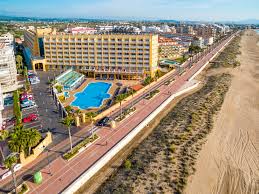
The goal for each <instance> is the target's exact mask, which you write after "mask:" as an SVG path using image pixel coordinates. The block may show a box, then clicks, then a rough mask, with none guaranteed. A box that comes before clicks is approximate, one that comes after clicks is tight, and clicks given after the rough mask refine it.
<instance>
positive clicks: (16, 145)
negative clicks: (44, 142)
mask: <svg viewBox="0 0 259 194" xmlns="http://www.w3.org/2000/svg"><path fill="white" fill-rule="evenodd" d="M41 138H42V137H41V134H40V133H39V132H38V130H37V129H24V128H23V126H22V125H19V126H16V127H15V128H14V130H13V131H12V132H11V133H10V139H9V141H8V147H9V149H10V150H11V151H12V152H18V153H21V152H22V151H24V152H25V153H26V154H28V155H30V154H31V148H32V147H34V146H36V145H38V143H39V142H40V140H41Z"/></svg>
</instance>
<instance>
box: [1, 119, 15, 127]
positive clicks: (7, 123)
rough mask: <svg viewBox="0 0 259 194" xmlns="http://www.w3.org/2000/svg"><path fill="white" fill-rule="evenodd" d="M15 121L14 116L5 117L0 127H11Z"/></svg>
mask: <svg viewBox="0 0 259 194" xmlns="http://www.w3.org/2000/svg"><path fill="white" fill-rule="evenodd" d="M15 123H16V119H15V117H13V118H10V119H6V120H4V121H3V123H2V129H7V128H9V127H13V126H14V125H15Z"/></svg>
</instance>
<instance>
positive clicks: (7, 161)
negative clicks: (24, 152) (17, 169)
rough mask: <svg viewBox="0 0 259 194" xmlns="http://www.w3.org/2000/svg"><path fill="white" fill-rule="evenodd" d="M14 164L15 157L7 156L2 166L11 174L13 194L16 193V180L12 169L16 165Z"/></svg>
mask: <svg viewBox="0 0 259 194" xmlns="http://www.w3.org/2000/svg"><path fill="white" fill-rule="evenodd" d="M16 163H17V157H16V156H15V155H12V154H11V155H10V156H8V157H7V158H6V159H5V161H4V166H5V167H6V168H8V169H9V170H10V171H11V172H12V177H13V183H14V188H15V193H17V183H16V178H15V174H14V169H13V167H14V164H16Z"/></svg>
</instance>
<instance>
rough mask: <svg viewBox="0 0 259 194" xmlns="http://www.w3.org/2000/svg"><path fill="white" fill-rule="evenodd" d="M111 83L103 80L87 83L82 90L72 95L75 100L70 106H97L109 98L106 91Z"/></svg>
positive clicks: (81, 107) (84, 107) (85, 107)
mask: <svg viewBox="0 0 259 194" xmlns="http://www.w3.org/2000/svg"><path fill="white" fill-rule="evenodd" d="M111 85H112V84H110V83H105V82H92V83H89V84H88V85H87V86H86V87H85V89H84V90H83V91H82V92H78V93H76V94H75V95H74V96H75V100H74V101H73V102H72V103H71V106H76V107H78V108H80V109H81V110H83V109H88V108H99V107H100V106H102V103H103V101H104V100H105V99H107V98H110V94H108V91H109V89H110V88H111Z"/></svg>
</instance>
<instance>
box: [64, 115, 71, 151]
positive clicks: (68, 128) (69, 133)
mask: <svg viewBox="0 0 259 194" xmlns="http://www.w3.org/2000/svg"><path fill="white" fill-rule="evenodd" d="M73 122H74V119H73V118H72V117H69V116H67V117H66V118H65V119H63V120H62V124H63V125H65V126H66V127H67V130H68V135H69V141H70V152H72V149H73V145H72V137H71V131H70V128H71V125H72V124H73Z"/></svg>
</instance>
